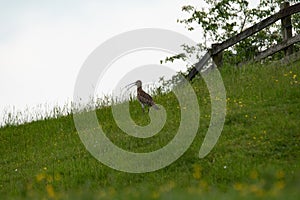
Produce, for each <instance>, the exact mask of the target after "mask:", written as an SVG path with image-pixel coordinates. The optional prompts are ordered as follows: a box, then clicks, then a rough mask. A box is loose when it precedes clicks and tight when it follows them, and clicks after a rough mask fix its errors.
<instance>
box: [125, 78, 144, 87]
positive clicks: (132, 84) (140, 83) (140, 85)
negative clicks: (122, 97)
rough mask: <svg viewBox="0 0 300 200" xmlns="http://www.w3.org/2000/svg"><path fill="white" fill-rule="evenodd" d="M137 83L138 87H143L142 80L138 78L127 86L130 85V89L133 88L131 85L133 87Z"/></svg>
mask: <svg viewBox="0 0 300 200" xmlns="http://www.w3.org/2000/svg"><path fill="white" fill-rule="evenodd" d="M135 85H136V86H137V87H138V88H139V87H142V81H140V80H137V81H135V82H133V83H130V84H128V85H126V86H125V87H128V89H129V88H131V87H133V86H135Z"/></svg>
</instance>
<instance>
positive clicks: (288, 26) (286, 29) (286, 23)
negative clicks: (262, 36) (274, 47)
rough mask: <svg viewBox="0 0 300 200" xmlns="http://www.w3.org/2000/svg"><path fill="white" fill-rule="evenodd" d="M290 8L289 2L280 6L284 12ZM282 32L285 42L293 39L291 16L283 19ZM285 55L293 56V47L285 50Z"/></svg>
mask: <svg viewBox="0 0 300 200" xmlns="http://www.w3.org/2000/svg"><path fill="white" fill-rule="evenodd" d="M289 6H290V3H289V2H284V3H282V4H281V5H280V10H283V9H285V8H287V7H289ZM281 32H282V39H283V41H287V40H288V39H289V38H291V37H293V27H292V19H291V15H288V16H286V17H284V18H282V19H281ZM284 54H285V55H286V56H287V55H291V54H293V45H291V46H289V47H287V48H285V49H284Z"/></svg>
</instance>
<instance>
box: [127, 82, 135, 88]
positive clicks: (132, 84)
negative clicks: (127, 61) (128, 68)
mask: <svg viewBox="0 0 300 200" xmlns="http://www.w3.org/2000/svg"><path fill="white" fill-rule="evenodd" d="M133 86H135V82H133V83H130V84H128V85H126V86H125V87H126V88H127V89H129V88H131V87H133Z"/></svg>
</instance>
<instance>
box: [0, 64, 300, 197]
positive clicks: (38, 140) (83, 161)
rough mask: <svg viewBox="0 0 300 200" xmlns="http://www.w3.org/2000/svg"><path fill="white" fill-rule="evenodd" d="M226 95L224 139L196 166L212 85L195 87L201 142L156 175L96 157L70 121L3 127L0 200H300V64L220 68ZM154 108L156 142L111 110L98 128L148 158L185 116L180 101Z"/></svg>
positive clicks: (137, 116)
mask: <svg viewBox="0 0 300 200" xmlns="http://www.w3.org/2000/svg"><path fill="white" fill-rule="evenodd" d="M221 74H222V77H223V80H224V84H225V87H226V91H227V116H226V121H225V125H224V129H223V132H222V135H221V137H220V139H219V141H218V143H217V145H216V146H215V147H214V149H213V150H212V151H211V152H210V154H208V156H206V157H205V158H204V159H199V158H198V153H199V149H200V146H201V144H202V141H203V138H204V136H205V133H206V131H207V129H208V125H209V120H210V99H209V94H208V91H207V88H206V86H205V83H204V82H203V80H202V79H199V78H196V79H194V80H193V82H192V85H193V87H194V90H195V91H196V93H197V96H198V101H199V105H200V108H201V119H200V127H199V130H198V133H197V136H196V138H195V140H194V142H193V143H192V145H191V147H190V148H189V149H188V150H187V151H186V153H185V154H184V155H183V156H182V157H180V158H179V159H178V160H177V161H176V162H174V163H173V164H171V165H170V166H168V167H166V168H163V169H160V170H158V171H155V172H150V173H143V174H130V173H125V172H119V171H116V170H114V169H111V168H109V167H107V166H105V165H103V164H101V163H100V162H99V161H97V160H96V159H95V158H94V157H92V156H91V155H90V153H89V152H88V151H87V150H86V149H85V147H84V145H83V144H82V143H81V141H80V139H79V136H78V134H77V132H76V129H75V126H74V122H73V118H72V115H68V116H64V117H59V118H57V119H47V120H41V121H36V122H32V123H27V124H23V125H19V126H5V127H3V128H1V129H0V143H1V147H0V155H1V160H0V162H1V164H0V199H199V198H203V199H241V198H243V199H261V198H263V199H298V197H299V196H300V192H299V186H300V165H299V164H300V127H299V122H300V114H299V113H300V79H299V77H300V62H296V63H293V64H290V65H288V66H273V65H269V66H261V65H249V66H246V67H243V68H235V67H224V68H222V70H221ZM155 101H156V102H157V103H159V104H161V105H163V106H164V107H165V108H166V110H167V113H168V119H167V122H166V124H165V126H164V128H163V129H162V131H161V132H160V133H159V134H157V135H156V136H154V137H152V138H149V139H139V138H133V137H129V136H126V135H125V134H122V131H121V130H120V129H119V128H118V127H117V126H116V124H115V122H114V120H113V117H112V114H111V108H110V107H105V108H102V109H99V110H97V115H98V118H99V120H100V123H101V126H102V128H103V130H104V131H105V133H106V134H107V136H108V137H109V138H110V139H111V140H112V141H113V142H114V143H115V144H117V145H118V146H120V147H122V148H123V149H127V150H130V151H135V152H149V151H153V150H155V149H159V148H161V147H162V146H164V145H166V144H167V143H168V141H170V140H171V139H172V138H173V137H174V135H175V134H176V131H177V128H178V125H179V120H180V112H179V108H178V102H177V100H176V98H175V96H174V95H173V94H172V93H170V94H161V95H158V96H156V97H155ZM130 106H131V110H130V112H131V116H132V118H133V119H134V120H135V121H136V123H137V124H139V125H146V124H147V123H149V117H148V116H147V115H144V114H143V113H142V110H141V108H140V105H139V104H138V102H136V101H133V102H130Z"/></svg>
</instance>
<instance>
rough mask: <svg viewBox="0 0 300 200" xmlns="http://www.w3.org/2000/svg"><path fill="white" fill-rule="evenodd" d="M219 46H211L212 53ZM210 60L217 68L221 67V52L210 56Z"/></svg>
mask: <svg viewBox="0 0 300 200" xmlns="http://www.w3.org/2000/svg"><path fill="white" fill-rule="evenodd" d="M218 45H219V44H212V45H211V48H212V51H213V50H214V49H215V48H216V47H217V46H218ZM212 59H213V61H214V63H215V64H216V65H217V67H222V65H223V51H221V52H219V53H217V54H215V55H212Z"/></svg>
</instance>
